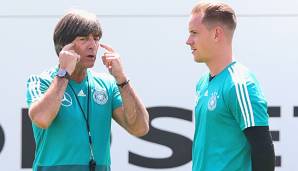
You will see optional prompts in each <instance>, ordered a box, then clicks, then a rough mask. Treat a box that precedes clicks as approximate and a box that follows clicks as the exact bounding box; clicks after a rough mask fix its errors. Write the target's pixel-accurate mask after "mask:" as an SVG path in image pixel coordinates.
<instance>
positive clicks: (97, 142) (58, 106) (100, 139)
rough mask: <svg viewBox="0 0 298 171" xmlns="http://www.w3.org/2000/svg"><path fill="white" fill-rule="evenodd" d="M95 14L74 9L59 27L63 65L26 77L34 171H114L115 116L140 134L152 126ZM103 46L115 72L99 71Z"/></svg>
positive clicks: (57, 36)
mask: <svg viewBox="0 0 298 171" xmlns="http://www.w3.org/2000/svg"><path fill="white" fill-rule="evenodd" d="M101 36H102V30H101V27H100V24H99V22H98V20H97V18H96V15H94V14H92V13H89V12H86V11H80V10H73V11H70V12H68V13H67V14H66V15H64V16H63V17H62V18H61V19H60V21H59V22H58V24H57V25H56V28H55V31H54V44H55V49H56V53H57V55H58V57H59V62H58V63H59V65H57V66H55V67H53V68H51V69H49V70H48V71H46V72H43V73H42V74H40V75H32V76H30V78H29V80H28V81H27V104H28V107H29V117H30V118H31V120H32V128H33V133H34V138H35V142H36V152H35V160H34V163H33V170H34V171H85V170H92V171H94V170H96V171H109V170H110V164H111V161H110V141H111V140H110V135H111V118H113V119H114V120H115V121H116V122H117V123H118V124H119V125H121V126H122V127H123V128H124V129H126V130H127V131H128V132H129V133H131V134H132V135H135V136H143V135H145V134H146V133H147V132H148V130H149V124H148V121H149V116H148V112H147V110H146V108H145V106H144V105H143V103H142V102H141V100H140V99H139V98H138V97H137V95H136V93H135V91H134V89H133V87H132V85H131V83H130V82H129V79H128V77H127V76H126V74H125V72H124V69H123V67H122V64H121V61H120V57H119V54H118V53H117V52H116V51H115V50H114V49H113V48H112V47H110V46H108V45H105V44H100V43H99V41H100V38H101ZM99 47H102V48H103V49H104V50H105V51H106V52H105V53H104V54H103V56H102V61H103V63H104V65H105V66H106V67H107V69H108V70H109V72H110V74H104V73H96V72H94V71H92V70H90V68H92V67H93V66H94V63H95V60H96V55H97V50H98V48H99Z"/></svg>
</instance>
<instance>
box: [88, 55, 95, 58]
mask: <svg viewBox="0 0 298 171" xmlns="http://www.w3.org/2000/svg"><path fill="white" fill-rule="evenodd" d="M87 58H90V59H95V58H96V55H87Z"/></svg>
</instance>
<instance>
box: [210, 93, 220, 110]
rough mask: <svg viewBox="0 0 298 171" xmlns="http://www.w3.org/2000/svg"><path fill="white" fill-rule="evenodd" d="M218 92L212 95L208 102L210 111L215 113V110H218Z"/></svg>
mask: <svg viewBox="0 0 298 171" xmlns="http://www.w3.org/2000/svg"><path fill="white" fill-rule="evenodd" d="M217 98H218V96H217V92H214V93H212V94H211V97H210V99H209V101H208V110H209V111H213V110H214V109H215V108H216V105H217Z"/></svg>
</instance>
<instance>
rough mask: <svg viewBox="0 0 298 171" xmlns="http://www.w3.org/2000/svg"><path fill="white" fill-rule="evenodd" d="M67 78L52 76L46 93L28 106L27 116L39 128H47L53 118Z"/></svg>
mask: <svg viewBox="0 0 298 171" xmlns="http://www.w3.org/2000/svg"><path fill="white" fill-rule="evenodd" d="M67 83H68V80H67V79H63V78H62V79H61V78H54V80H53V82H52V84H51V85H50V87H49V89H48V90H47V91H46V93H45V94H44V95H43V96H42V97H41V98H40V99H39V100H37V101H35V102H34V103H32V105H31V106H30V108H29V116H30V118H31V120H32V122H33V123H34V124H36V125H37V126H38V127H40V128H47V127H49V126H50V124H51V123H52V121H53V120H54V119H55V117H56V115H57V113H58V111H59V108H60V105H61V99H62V98H63V96H64V92H65V89H66V87H67Z"/></svg>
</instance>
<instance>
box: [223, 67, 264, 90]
mask: <svg viewBox="0 0 298 171" xmlns="http://www.w3.org/2000/svg"><path fill="white" fill-rule="evenodd" d="M228 72H229V76H228V78H227V80H226V83H225V88H226V90H227V92H229V93H231V91H233V92H234V91H237V90H239V92H241V91H248V93H250V91H252V92H254V91H259V83H258V81H257V79H256V77H255V75H254V74H253V73H252V72H251V71H250V70H249V69H248V68H247V67H245V66H244V65H242V64H241V63H238V62H235V63H234V64H233V65H231V66H229V67H228Z"/></svg>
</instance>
